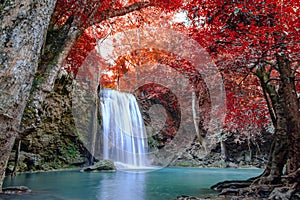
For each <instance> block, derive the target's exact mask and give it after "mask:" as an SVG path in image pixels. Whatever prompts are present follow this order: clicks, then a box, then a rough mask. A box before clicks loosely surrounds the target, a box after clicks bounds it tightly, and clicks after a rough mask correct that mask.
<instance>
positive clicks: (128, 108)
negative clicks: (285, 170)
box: [100, 89, 149, 168]
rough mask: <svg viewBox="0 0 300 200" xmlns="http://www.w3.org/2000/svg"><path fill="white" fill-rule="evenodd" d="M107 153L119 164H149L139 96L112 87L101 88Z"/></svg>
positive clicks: (138, 166)
mask: <svg viewBox="0 0 300 200" xmlns="http://www.w3.org/2000/svg"><path fill="white" fill-rule="evenodd" d="M100 99H101V110H102V124H103V136H104V138H103V157H104V159H110V160H113V161H115V164H116V166H117V167H119V168H146V167H147V166H149V162H148V159H147V134H146V130H145V126H144V122H143V118H142V115H141V112H140V110H139V107H138V104H137V101H136V98H135V96H134V95H132V94H129V93H123V92H119V91H116V90H111V89H103V90H102V91H101V92H100Z"/></svg>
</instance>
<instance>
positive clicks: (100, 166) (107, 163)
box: [81, 160, 117, 172]
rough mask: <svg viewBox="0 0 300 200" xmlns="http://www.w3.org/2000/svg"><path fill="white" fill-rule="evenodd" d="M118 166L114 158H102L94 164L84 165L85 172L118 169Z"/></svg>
mask: <svg viewBox="0 0 300 200" xmlns="http://www.w3.org/2000/svg"><path fill="white" fill-rule="evenodd" d="M116 169H117V168H116V166H115V164H114V162H113V161H112V160H101V161H99V162H97V163H95V164H94V165H91V166H88V167H84V168H83V169H82V170H81V171H83V172H108V171H116Z"/></svg>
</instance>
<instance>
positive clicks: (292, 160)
mask: <svg viewBox="0 0 300 200" xmlns="http://www.w3.org/2000/svg"><path fill="white" fill-rule="evenodd" d="M277 62H278V68H279V72H280V82H281V83H282V90H283V91H282V93H283V98H284V103H285V109H286V110H285V114H286V118H287V131H288V135H289V137H288V140H289V155H288V159H289V161H288V163H287V173H288V174H289V173H293V172H296V171H297V170H299V168H300V110H299V109H300V107H299V99H298V97H297V93H296V87H295V75H294V70H293V69H292V68H291V65H290V62H289V60H288V59H287V58H286V57H285V56H282V57H280V56H279V55H278V56H277Z"/></svg>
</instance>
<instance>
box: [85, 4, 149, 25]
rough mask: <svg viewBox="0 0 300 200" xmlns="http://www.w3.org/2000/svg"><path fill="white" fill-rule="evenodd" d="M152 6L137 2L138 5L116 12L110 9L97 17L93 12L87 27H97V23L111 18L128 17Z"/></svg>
mask: <svg viewBox="0 0 300 200" xmlns="http://www.w3.org/2000/svg"><path fill="white" fill-rule="evenodd" d="M150 5H151V3H150V2H137V3H134V4H131V5H129V6H127V7H123V8H120V9H116V10H111V9H108V10H105V11H102V12H101V13H100V15H99V16H96V15H97V12H93V13H92V14H91V15H90V16H89V19H88V21H89V23H87V24H88V25H87V27H89V26H92V25H95V24H97V23H100V22H102V21H104V20H106V19H109V18H113V17H118V16H122V15H126V14H128V13H130V12H133V11H137V10H140V9H142V8H146V7H148V6H150ZM87 27H85V28H87Z"/></svg>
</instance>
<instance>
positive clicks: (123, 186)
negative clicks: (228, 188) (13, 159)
mask: <svg viewBox="0 0 300 200" xmlns="http://www.w3.org/2000/svg"><path fill="white" fill-rule="evenodd" d="M261 172H262V170H257V169H200V168H163V169H160V170H155V171H151V172H147V173H131V172H124V171H118V172H115V173H81V172H79V171H58V172H48V173H28V174H21V175H18V176H16V177H14V178H10V177H7V178H6V179H5V182H4V187H6V186H17V185H25V186H28V187H29V188H30V189H32V190H33V192H32V193H31V194H26V195H22V196H18V195H14V196H0V199H1V200H2V199H3V200H8V199H14V200H21V199H22V200H29V199H30V200H164V199H166V200H168V199H172V198H175V197H176V196H179V195H191V196H197V195H201V194H211V193H213V191H212V190H210V189H209V188H210V186H211V185H213V184H215V183H217V182H219V181H224V180H234V179H235V180H237V179H238V180H243V179H247V178H250V177H253V176H257V175H259V174H260V173H261Z"/></svg>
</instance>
